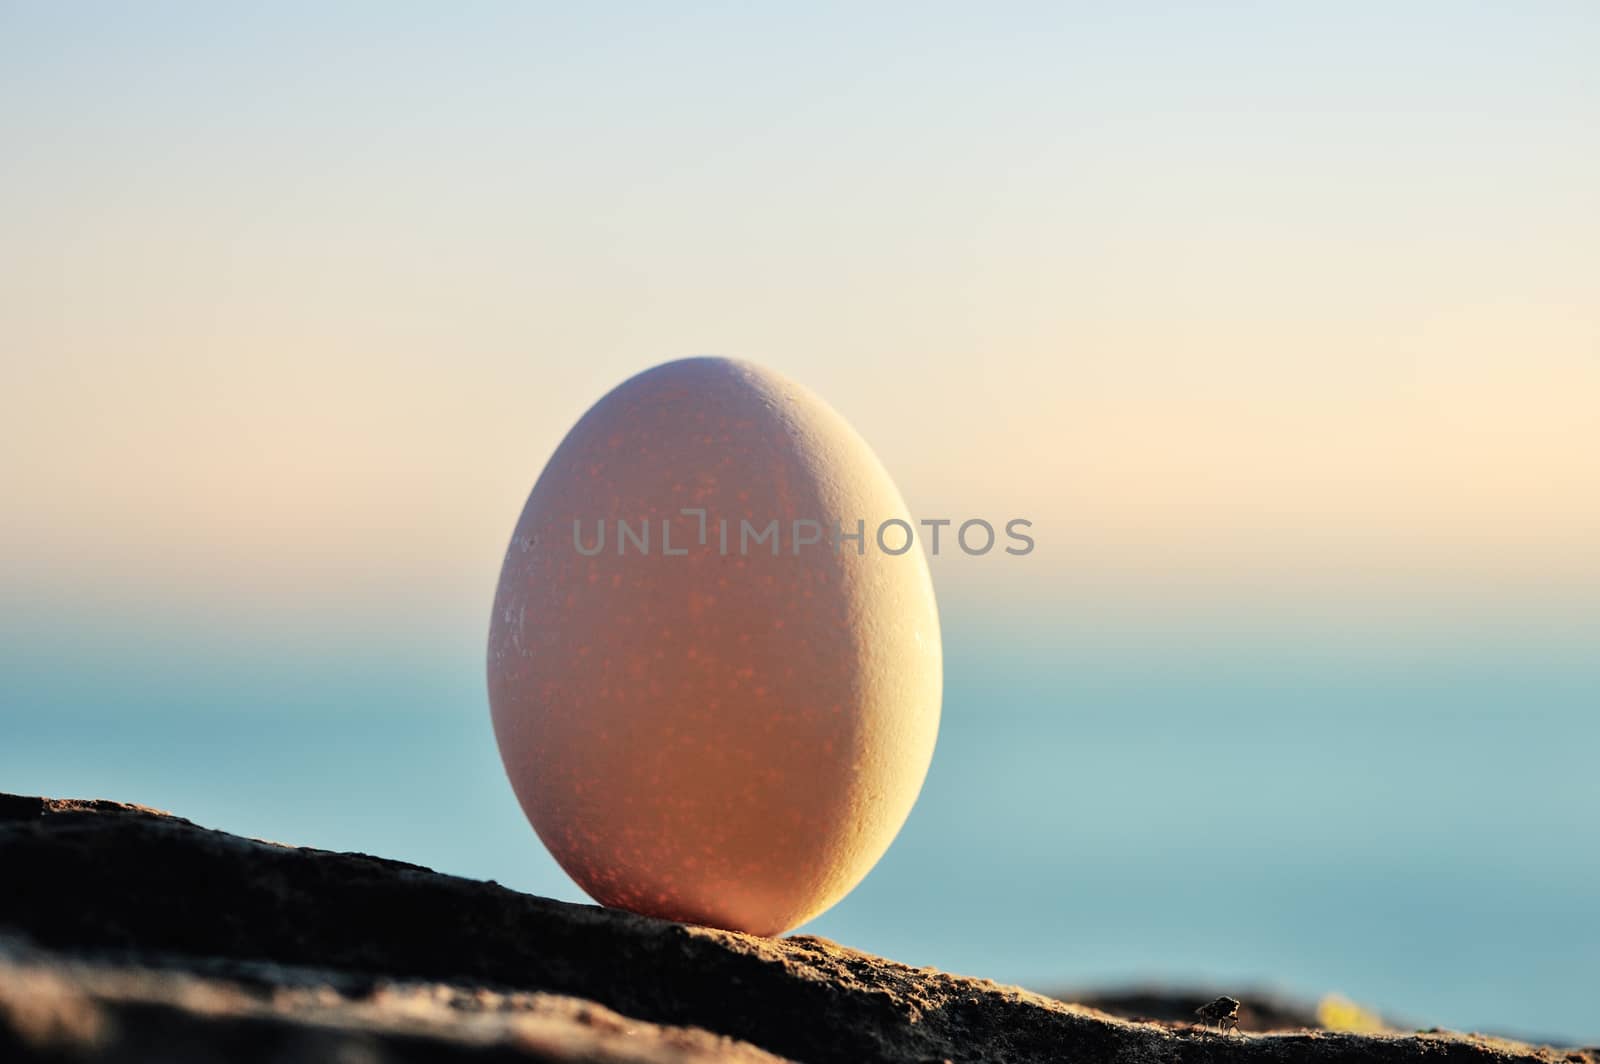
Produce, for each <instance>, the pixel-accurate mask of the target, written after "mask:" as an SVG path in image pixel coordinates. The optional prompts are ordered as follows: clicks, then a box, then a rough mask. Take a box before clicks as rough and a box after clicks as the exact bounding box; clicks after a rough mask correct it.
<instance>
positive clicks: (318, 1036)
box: [0, 795, 1600, 1064]
mask: <svg viewBox="0 0 1600 1064" xmlns="http://www.w3.org/2000/svg"><path fill="white" fill-rule="evenodd" d="M457 1059H459V1060H535V1061H595V1062H658V1061H659V1062H668V1061H672V1062H691V1061H702V1060H713V1059H716V1060H734V1061H752V1062H754V1061H780V1060H794V1061H806V1062H815V1064H824V1062H840V1064H845V1062H848V1064H859V1062H863V1061H889V1062H895V1064H912V1062H918V1064H921V1062H933V1061H994V1062H1012V1061H1121V1062H1128V1064H1135V1062H1143V1061H1363V1062H1365V1061H1373V1062H1381V1061H1416V1060H1424V1059H1425V1060H1428V1061H1433V1062H1451V1061H1573V1062H1580V1061H1584V1062H1590V1064H1595V1062H1596V1061H1597V1059H1600V1055H1597V1054H1596V1053H1595V1052H1594V1051H1593V1050H1587V1051H1582V1050H1557V1049H1551V1048H1548V1047H1535V1046H1528V1045H1523V1044H1521V1043H1514V1042H1507V1041H1503V1040H1498V1039H1489V1038H1482V1037H1476V1036H1469V1035H1462V1034H1453V1033H1449V1032H1438V1031H1432V1032H1426V1033H1417V1034H1410V1033H1406V1034H1402V1033H1398V1032H1396V1033H1392V1034H1381V1035H1357V1034H1343V1033H1334V1032H1328V1031H1317V1030H1293V1031H1282V1032H1273V1033H1246V1034H1229V1035H1223V1034H1218V1033H1215V1032H1214V1031H1206V1030H1203V1029H1201V1028H1199V1027H1196V1026H1194V1025H1192V1024H1183V1023H1173V1022H1136V1021H1132V1020H1128V1019H1122V1018H1118V1017H1115V1016H1113V1015H1110V1014H1108V1013H1105V1012H1100V1011H1097V1010H1095V1009H1091V1008H1086V1007H1084V1006H1081V1005H1073V1004H1068V1003H1064V1002H1061V1001H1056V1000H1053V999H1051V998H1047V997H1043V996H1041V995H1038V994H1033V993H1029V992H1028V991H1025V990H1020V989H1017V988H1015V987H1008V986H1000V985H997V984H995V983H991V982H988V981H986V980H983V979H971V978H966V977H963V976H957V975H950V974H947V973H945V972H940V971H936V970H933V969H929V968H912V967H908V966H906V965H903V964H897V963H895V962H894V961H889V960H885V959H883V958H881V957H874V956H870V955H868V954H865V953H858V952H856V951H855V950H851V949H846V948H844V947H841V946H837V945H834V944H833V943H831V942H828V941H825V940H823V939H819V938H814V937H810V936H804V935H801V936H794V937H791V938H785V939H778V940H773V939H763V938H755V937H752V936H749V935H740V934H733V933H730V932H725V931H715V930H711V929H708V928H702V927H691V926H687V925H683V924H674V923H668V922H665V921H661V920H652V919H648V918H645V917H640V916H634V915H631V914H628V913H622V912H615V911H611V910H606V909H600V908H595V907H592V906H585V905H570V904H567V903H564V902H558V901H551V900H549V899H547V898H538V897H533V896H530V895H527V894H519V893H517V892H515V891H511V890H507V889H505V888H504V887H500V886H497V885H496V884H494V883H482V882H477V881H474V880H467V879H460V878H456V877H453V876H446V875H440V874H438V873H435V872H431V871H429V870H428V869H426V868H419V867H417V866H415V865H410V864H404V863H401V862H398V861H389V860H384V859H381V858H377V857H368V856H365V855H362V854H350V853H330V852H327V851H324V850H313V849H303V848H296V847H292V846H281V845H277V844H274V843H268V842H260V841H256V840H253V839H246V838H241V837H239V836H236V835H229V834H226V833H224V832H220V831H212V830H208V829H206V828H202V827H198V826H196V825H194V824H192V823H190V822H189V821H187V820H184V819H182V818H180V817H176V816H172V815H170V814H167V813H163V812H160V811H158V810H154V809H147V808H144V807H142V806H136V805H125V804H122V803H118V802H105V801H73V800H56V799H47V798H28V797H18V796H11V795H0V1060H6V1061H11V1060H24V1061H28V1060H96V1061H123V1060H129V1061H131V1060H140V1061H145V1060H149V1061H156V1060H159V1061H164V1062H181V1061H191V1060H225V1061H230V1062H231V1061H268V1060H271V1061H280V1060H281V1061H306V1060H339V1061H351V1062H356V1061H360V1062H368V1061H400V1060H408V1061H409V1060H419V1061H420V1060H428V1061H436V1060H457Z"/></svg>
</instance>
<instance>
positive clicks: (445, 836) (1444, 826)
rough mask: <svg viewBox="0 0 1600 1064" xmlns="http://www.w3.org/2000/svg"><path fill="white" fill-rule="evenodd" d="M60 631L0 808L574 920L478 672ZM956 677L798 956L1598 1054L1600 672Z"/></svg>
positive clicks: (1354, 666) (21, 645) (30, 664)
mask: <svg viewBox="0 0 1600 1064" xmlns="http://www.w3.org/2000/svg"><path fill="white" fill-rule="evenodd" d="M68 634H70V635H71V637H70V638H69V637H68ZM68 634H63V633H62V632H56V633H54V634H50V633H45V634H43V635H35V636H29V635H27V634H26V633H22V634H14V635H13V636H12V637H9V638H8V640H7V643H6V647H5V650H4V655H5V656H4V658H3V659H0V684H3V686H0V789H3V790H10V791H19V792H26V793H47V794H55V795H71V796H107V797H115V798H120V799H125V800H134V801H140V802H143V803H146V804H151V805H157V806H161V807H164V808H168V809H171V810H173V811H175V812H178V813H180V814H182V815H185V816H188V817H190V818H191V819H194V820H196V821H198V822H200V823H203V824H206V825H209V826H216V827H222V828H226V829H228V830H231V831H235V832H240V833H243V834H248V835H253V836H257V837H262V838H269V839H273V840H277V841H283V842H290V843H296V844H302V845H314V846H320V847H325V848H331V849H349V850H362V851H366V852H372V853H378V854H383V855H385V856H390V857H396V858H401V859H404V860H409V861H415V862H417V863H420V864H424V865H428V866H431V867H433V868H437V869H439V870H441V871H446V872H451V873H456V874H460V875H466V876H474V877H481V878H490V879H495V880H498V881H499V882H501V883H505V884H507V885H509V886H512V887H516V888H519V889H523V890H529V891H533V892H537V893H540V894H546V895H551V896H555V897H560V898H566V899H571V900H582V895H581V893H580V892H579V891H578V890H577V889H576V888H575V887H574V886H573V885H572V884H571V882H570V881H568V880H567V879H566V877H565V876H564V875H563V874H562V873H561V872H560V870H559V869H558V868H557V867H556V866H555V864H554V863H553V862H552V861H551V860H550V858H549V857H548V856H547V855H546V854H545V853H544V852H543V850H542V848H541V847H540V846H539V844H538V841H537V839H536V838H535V837H534V835H533V833H532V831H531V829H529V828H528V826H527V824H526V823H525V821H524V820H523V818H522V815H521V813H520V811H519V810H518V808H517V806H516V803H515V801H514V799H513V798H512V795H511V792H510V788H509V786H508V785H507V784H506V782H505V780H504V777H503V775H502V773H501V769H500V764H499V760H498V757H497V755H496V753H495V749H494V742H493V737H492V735H491V732H490V728H489V723H488V715H487V709H486V705H485V697H484V691H483V679H482V667H481V648H480V647H479V645H478V643H477V641H476V640H467V639H462V640H460V641H458V642H454V643H451V642H442V643H439V644H436V645H432V646H409V647H405V648H403V649H399V650H397V649H396V648H395V647H394V646H392V645H377V644H376V643H375V645H373V646H370V647H365V648H363V647H359V646H356V647H352V646H349V645H340V646H330V647H327V648H325V649H323V650H315V649H309V648H308V647H307V646H305V645H269V644H265V643H263V644H260V645H253V644H249V643H235V644H228V645H225V644H222V643H220V642H215V641H208V638H207V637H206V636H205V635H204V634H194V633H190V634H189V635H187V636H184V637H183V638H182V639H178V638H176V637H167V636H163V635H162V634H161V633H159V632H155V633H153V634H152V633H144V634H143V635H141V636H140V637H139V640H137V641H136V642H137V643H138V645H134V644H133V643H132V642H130V641H129V640H128V639H127V638H126V637H115V638H114V637H112V636H108V635H105V634H104V633H102V634H101V635H100V636H95V635H93V634H84V633H76V634H71V633H68ZM1297 639H1299V640H1302V641H1301V642H1297ZM946 655H947V662H946V697H945V705H944V718H943V726H942V730H941V734H940V739H939V746H938V750H937V753H936V754H935V757H934V763H933V767H932V769H931V771H930V773H929V776H928V781H927V785H926V787H925V789H924V791H923V794H922V797H921V799H920V801H919V803H918V805H917V807H916V809H915V811H914V812H913V813H912V815H911V819H910V820H909V822H908V823H907V824H906V827H905V829H904V830H903V832H902V833H901V835H900V837H899V839H898V840H897V841H896V843H895V845H894V846H893V847H892V848H891V849H890V851H889V853H888V854H887V855H886V856H885V857H884V859H883V861H882V862H881V863H880V864H879V866H878V867H877V869H876V870H875V871H874V872H873V873H872V874H871V875H870V876H869V877H868V878H867V880H866V881H865V882H864V883H863V884H862V885H861V886H860V887H859V888H858V889H857V890H856V891H855V892H854V893H852V894H851V895H850V896H849V897H848V898H846V899H845V900H844V901H843V902H841V903H840V904H839V905H838V906H837V907H836V908H835V909H833V910H832V911H831V912H829V913H827V914H824V915H823V916H822V917H820V918H819V919H817V920H816V921H814V922H813V923H812V924H811V925H809V926H808V927H807V928H805V930H807V931H809V932H813V933H816V934H820V935H824V936H827V937H829V938H833V939H835V940H838V941H840V942H843V943H845V944H848V945H851V946H855V947H858V948H861V949H865V950H870V951H872V952H876V953H882V954H885V955H888V956H891V957H894V958H896V959H899V960H903V961H906V962H909V963H913V964H925V965H934V966H938V967H941V968H945V969H948V970H952V971H957V972H962V973H966V974H972V975H981V976H985V977H989V978H993V979H997V980H1000V981H1004V982H1017V983H1021V984H1024V985H1028V986H1031V987H1035V988H1039V989H1051V988H1070V987H1079V986H1095V985H1103V984H1106V983H1126V982H1133V981H1143V980H1157V981H1190V980H1193V981H1200V982H1204V983H1205V984H1207V985H1208V986H1223V987H1249V986H1272V987H1277V988H1281V989H1284V990H1287V991H1289V992H1293V993H1299V994H1304V995H1308V996H1317V995H1321V994H1323V993H1327V992H1341V993H1343V994H1345V995H1346V996H1349V997H1351V998H1354V999H1356V1000H1357V1001H1360V1002H1363V1003H1366V1004H1370V1005H1373V1006H1376V1007H1378V1008H1380V1009H1383V1010H1385V1011H1386V1012H1388V1013H1389V1014H1392V1015H1395V1016H1398V1017H1401V1018H1404V1019H1406V1020H1410V1021H1414V1022H1416V1023H1418V1024H1420V1025H1433V1024H1440V1025H1444V1026H1450V1027H1455V1028H1460V1029H1477V1030H1488V1031H1498V1032H1509V1033H1513V1034H1517V1033H1522V1034H1529V1035H1533V1036H1542V1037H1555V1038H1562V1039H1567V1040H1579V1041H1587V1042H1591V1043H1593V1042H1600V975H1597V974H1596V973H1597V972H1600V845H1597V844H1600V783H1597V782H1596V781H1597V779H1600V773H1597V772H1596V759H1597V752H1600V712H1597V711H1600V660H1597V659H1596V658H1595V656H1593V655H1588V656H1586V655H1584V654H1581V653H1578V654H1573V653H1562V654H1544V653H1540V652H1538V651H1537V650H1534V649H1529V648H1528V647H1527V646H1526V645H1521V644H1518V643H1516V641H1514V640H1506V641H1500V640H1496V639H1494V638H1481V639H1475V640H1471V641H1469V642H1467V643H1463V644H1462V645H1448V644H1446V645H1440V646H1435V647H1432V648H1428V649H1423V648H1420V647H1419V648H1413V649H1412V650H1409V651H1405V652H1379V651H1377V650H1374V649H1373V648H1365V649H1352V650H1349V651H1348V652H1346V651H1344V650H1341V649H1339V648H1337V647H1335V648H1333V649H1329V648H1328V647H1327V646H1326V645H1324V644H1323V643H1320V642H1316V641H1313V640H1311V639H1310V638H1309V637H1283V638H1273V639H1267V638H1257V639H1254V640H1252V639H1248V638H1239V639H1233V640H1227V639H1224V640H1213V641H1208V642H1204V643H1199V642H1195V641H1192V640H1187V639H1186V638H1185V637H1184V636H1183V634H1182V633H1176V634H1175V633H1170V632H1169V633H1165V634H1156V635H1151V636H1150V637H1148V638H1145V639H1133V640H1129V639H1124V640H1122V641H1121V642H1119V643H1116V644H1115V645H1113V644H1112V643H1110V642H1106V641H1101V640H1094V639H1088V638H1085V637H1084V633H1082V632H1076V631H1071V630H1068V629H1065V628H1061V629H1055V630H1052V629H1050V628H1048V627H1047V628H1045V629H1042V630H1041V629H1040V628H1039V627H1038V626H1037V625H1034V626H1030V627H1029V628H1028V630H1027V631H1026V632H1022V631H1020V630H1019V631H992V630H991V631H985V630H983V629H981V628H978V627H977V626H973V628H972V629H971V630H970V631H967V632H956V631H951V630H948V629H947V632H946Z"/></svg>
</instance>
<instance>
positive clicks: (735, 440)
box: [488, 358, 943, 935]
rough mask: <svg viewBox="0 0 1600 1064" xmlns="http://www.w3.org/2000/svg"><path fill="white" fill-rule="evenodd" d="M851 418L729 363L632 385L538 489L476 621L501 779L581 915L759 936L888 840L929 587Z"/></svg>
mask: <svg viewBox="0 0 1600 1064" xmlns="http://www.w3.org/2000/svg"><path fill="white" fill-rule="evenodd" d="M915 528H916V524H915V522H914V521H913V520H912V519H911V517H910V515H909V513H908V512H907V509H906V504H905V502H904V500H902V498H901V496H900V493H899V491H898V490H897V489H896V487H895V485H894V482H893V481H892V480H891V479H890V477H889V474H888V473H887V472H886V471H885V470H884V468H883V465H882V464H881V463H880V462H879V461H878V459H877V457H876V456H875V455H874V454H873V452H872V450H871V448H869V447H868V446H867V444H866V443H865V442H864V441H863V440H862V438H861V437H860V436H859V435H857V434H856V432H855V431H854V430H853V429H852V428H851V427H850V425H849V424H847V423H846V422H845V420H844V419H843V418H842V417H840V415H839V414H837V413H836V412H835V411H834V410H833V409H832V408H831V407H829V406H828V404H827V403H825V402H824V401H823V400H822V399H820V398H819V397H818V396H816V395H815V394H813V393H812V392H810V391H808V390H806V389H805V388H803V387H801V386H800V385H799V384H796V383H795V382H793V381H791V380H788V379H787V378H785V377H782V376H780V375H779V374H777V373H775V372H773V371H772V370H770V369H766V368H764V367H761V366H758V365H755V364H753V363H750V362H744V361H737V360H732V359H724V358H691V359H685V360H682V361H676V362H669V363H666V364H664V365H660V366H657V367H655V368H653V369H650V370H647V371H645V372H643V373H640V374H639V375H638V376H635V377H633V378H631V379H629V380H627V381H625V382H624V383H622V384H621V385H619V386H617V387H616V388H615V389H614V390H613V391H611V392H610V393H609V394H607V395H606V396H605V397H603V398H602V399H601V400H600V401H599V402H598V403H596V404H595V406H594V407H593V408H591V409H590V410H589V411H588V412H587V413H586V414H584V416H583V417H582V418H581V419H580V420H579V421H578V423H577V425H575V426H574V427H573V428H572V430H571V431H570V432H568V433H567V435H566V438H565V439H563V440H562V442H561V444H560V446H559V447H558V448H557V449H556V452H555V454H554V455H553V456H552V457H551V458H550V461H549V463H548V464H547V465H546V466H545V469H544V471H543V473H542V474H541V475H540V476H539V479H538V481H537V482H536V483H535V484H534V486H533V491H532V493H531V494H530V495H529V496H528V500H527V504H526V505H525V506H524V508H523V510H522V515H521V518H520V519H519V520H518V522H517V525H516V530H515V532H514V534H513V536H512V539H511V545H510V547H509V549H508V550H507V552H506V556H505V562H504V565H503V567H502V569H501V573H500V582H499V586H498V588H497V590H496V592H495V601H494V610H493V615H492V620H491V625H490V632H489V654H488V681H489V702H490V709H491V716H492V719H493V723H494V733H495V738H496V741H497V743H498V745H499V749H500V755H501V758H502V760H503V762H504V764H505V769H506V774H507V776H508V777H509V779H510V782H511V787H512V790H513V791H514V792H515V793H516V796H517V800H518V801H519V802H520V803H521V806H522V809H523V811H524V812H525V813H526V815H527V817H528V820H529V822H530V823H531V824H532V825H533V828H534V830H535V831H536V832H537V833H538V836H539V838H540V839H541V840H542V841H543V843H544V845H545V846H546V847H547V848H548V849H549V851H550V853H551V854H552V855H553V856H554V857H555V859H556V861H557V862H558V863H559V864H560V865H561V867H562V868H563V869H564V870H565V871H566V872H567V873H568V874H569V875H570V876H571V877H572V878H573V880H574V881H576V882H577V884H578V885H579V886H580V887H582V888H583V890H584V891H585V892H587V893H588V894H589V895H590V896H591V897H593V898H594V899H595V900H596V901H598V902H600V903H601V904H603V905H607V906H612V907H617V908H622V909H628V910H631V911H633V912H638V913H644V914H647V915H651V916H658V917H664V918H667V919H671V920H681V921H687V922H691V923H699V924H707V925H711V926H714V927H720V928H726V929H730V930H735V931H747V932H752V933H755V934H759V935H775V934H779V933H781V932H783V931H786V930H788V929H791V928H793V927H796V926H798V925H799V924H802V923H804V922H805V921H807V920H809V919H811V918H812V917H814V916H816V915H817V914H819V913H821V912H822V911H824V910H825V909H827V908H829V907H830V906H832V905H833V904H834V903H835V902H837V901H838V900H839V899H840V898H842V897H844V896H845V895H846V894H847V893H849V891H850V890H851V889H852V888H853V887H854V886H855V885H856V884H857V883H859V882H860V881H861V879H862V878H863V877H864V876H865V875H866V874H867V873H868V872H869V871H870V870H871V868H872V866H873V865H874V864H875V863H877V861H878V859H879V858H880V857H881V856H882V855H883V853H884V852H885V850H887V849H888V847H889V844H890V842H891V841H893V839H894V836H895V835H896V834H897V833H898V831H899V830H900V827H901V825H902V824H903V823H904V822H905V819H906V817H907V816H908V815H909V813H910V811H911V807H912V805H913V804H914V803H915V801H916V798H917V794H918V792H919V791H920V790H921V787H922V782H923V779H924V777H925V776H926V775H927V770H928V766H929V763H930V761H931V759H932V757H933V749H934V742H935V739H936V738H937V734H938V729H939V709H940V699H941V688H942V683H943V675H942V651H941V646H940V637H939V618H938V609H937V606H936V604H935V601H934V593H933V584H932V580H931V578H930V575H929V572H928V566H927V562H926V560H925V558H924V555H923V551H922V549H921V547H920V543H919V542H918V541H917V539H916V538H915Z"/></svg>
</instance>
